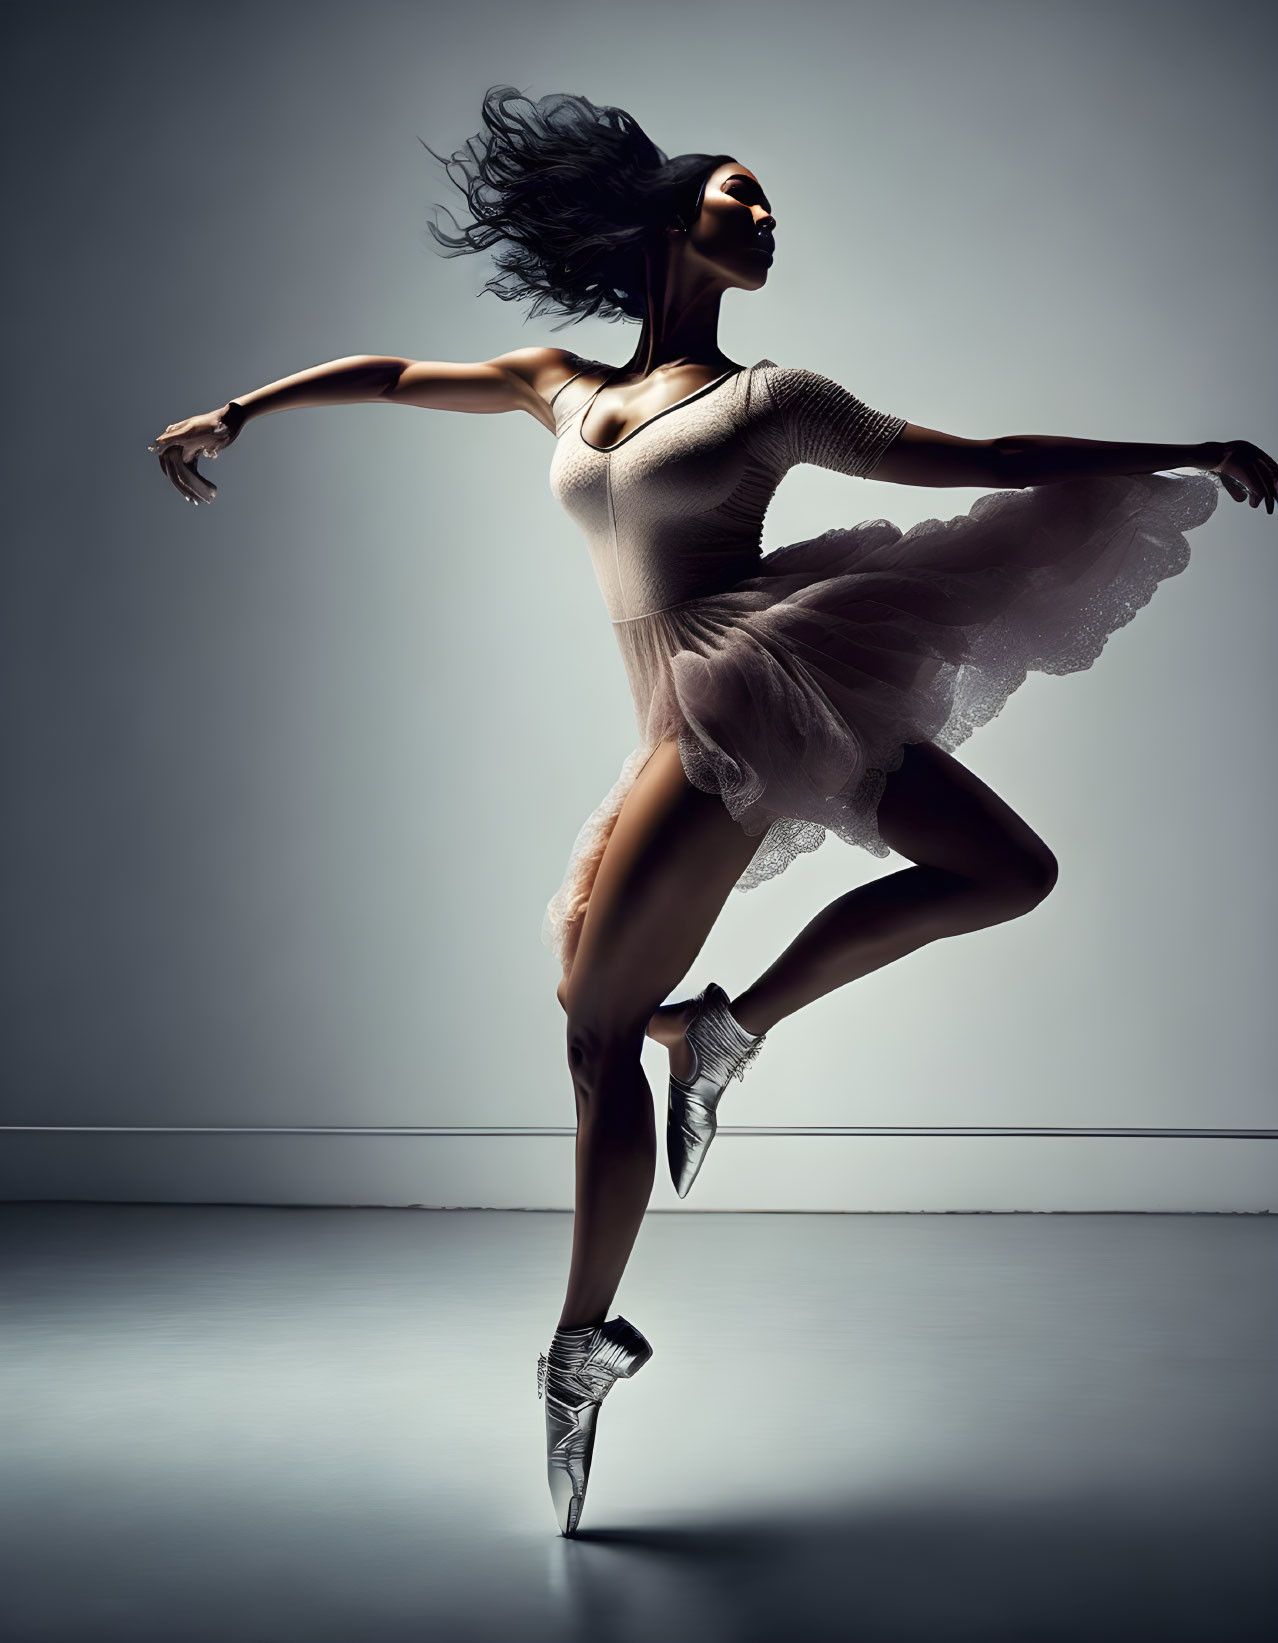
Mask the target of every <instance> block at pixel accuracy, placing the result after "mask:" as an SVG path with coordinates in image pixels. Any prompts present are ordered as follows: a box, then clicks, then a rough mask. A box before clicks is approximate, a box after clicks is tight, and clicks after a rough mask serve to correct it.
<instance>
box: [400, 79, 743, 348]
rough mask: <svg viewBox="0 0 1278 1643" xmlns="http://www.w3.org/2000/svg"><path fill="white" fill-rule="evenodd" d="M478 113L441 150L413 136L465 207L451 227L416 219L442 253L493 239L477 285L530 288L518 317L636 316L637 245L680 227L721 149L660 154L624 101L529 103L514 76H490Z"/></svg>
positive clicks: (554, 97) (502, 290) (640, 280)
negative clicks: (450, 230) (465, 214)
mask: <svg viewBox="0 0 1278 1643" xmlns="http://www.w3.org/2000/svg"><path fill="white" fill-rule="evenodd" d="M483 118H484V126H485V129H484V130H483V131H481V132H479V133H478V134H477V135H476V136H474V137H471V138H470V139H469V140H468V141H467V142H466V143H465V144H464V145H463V147H461V148H459V149H458V150H457V151H456V152H455V153H454V154H452V155H451V156H449V157H448V158H447V159H445V157H444V156H443V155H442V154H436V153H435V150H434V149H433V148H431V146H430V144H429V143H426V142H423V141H422V139H421V138H420V137H419V138H418V139H417V140H418V142H420V143H422V147H423V148H425V149H426V151H427V152H428V153H429V154H431V155H432V156H433V157H434V158H435V159H436V160H439V161H440V163H441V164H442V165H443V166H444V169H445V171H446V172H447V174H448V178H449V181H450V182H452V183H453V184H454V185H455V186H456V187H457V188H459V189H460V190H461V191H462V193H464V194H465V196H466V203H467V205H468V207H469V209H470V213H471V216H472V217H473V218H474V221H473V222H472V223H470V224H469V225H468V226H466V227H464V228H462V230H461V232H460V234H446V233H444V232H443V231H441V230H440V229H439V228H438V227H436V225H435V223H433V222H431V223H428V224H427V227H428V229H429V230H430V233H431V234H432V236H433V237H434V238H435V239H436V240H437V241H438V242H439V244H440V245H442V246H444V247H445V248H446V249H445V251H444V252H443V255H445V256H454V257H459V256H464V255H465V254H466V253H467V252H470V251H484V250H487V249H488V248H489V247H490V246H493V245H496V244H497V243H498V242H499V241H501V242H504V244H503V246H502V249H501V250H500V251H498V252H496V253H495V254H494V257H493V261H494V262H495V263H496V264H497V267H498V270H499V272H498V273H497V274H495V275H494V276H493V277H492V278H491V279H489V280H487V281H486V282H485V284H484V286H483V289H484V290H485V291H491V292H493V294H494V295H495V296H498V297H500V298H501V299H502V301H503V302H513V301H519V300H522V299H525V298H528V297H531V298H533V305H532V308H531V309H530V310H529V316H528V317H529V318H532V317H534V316H536V315H539V314H552V313H558V314H566V315H567V316H568V319H567V320H565V322H564V324H570V323H573V322H575V321H578V320H582V319H585V318H587V317H588V316H589V315H592V314H599V315H601V316H602V317H603V318H604V319H634V320H641V319H642V318H643V317H644V301H645V296H646V280H647V274H646V268H645V251H646V250H648V249H653V250H655V249H656V245H657V241H658V240H659V239H660V237H661V235H662V233H663V231H664V230H665V229H666V228H667V227H669V226H671V225H678V226H682V227H685V228H691V226H692V224H693V222H694V221H695V220H696V216H697V213H698V212H699V211H700V209H701V200H702V197H703V196H704V194H705V187H706V183H707V182H708V180H709V178H710V174H711V172H713V171H715V170H716V169H717V168H718V167H719V166H721V165H723V164H725V163H726V162H728V161H730V160H731V159H732V158H733V156H732V155H731V154H677V155H675V157H674V158H673V159H671V158H669V157H668V156H667V155H666V154H664V153H663V152H662V150H661V149H659V148H658V147H657V146H656V144H655V143H653V142H652V140H651V139H650V138H649V137H648V136H647V135H646V133H645V132H644V131H643V128H642V127H641V126H640V125H639V122H638V121H637V120H636V119H635V118H634V116H633V115H630V114H627V113H626V111H625V109H623V108H608V107H600V106H598V105H596V104H595V103H592V102H591V101H590V99H589V98H588V97H580V96H575V95H573V94H571V93H568V92H553V93H551V94H550V95H548V96H545V97H541V98H539V99H538V100H537V101H536V102H533V101H532V99H531V98H528V97H525V96H524V95H523V94H522V93H521V92H519V91H517V90H516V89H515V87H514V86H492V87H490V88H489V90H488V91H487V92H486V93H485V94H484V108H483ZM454 168H456V169H457V170H458V171H459V172H460V173H461V177H460V180H459V178H458V177H455V176H454V175H453V169H454ZM443 209H447V208H446V207H445V208H443ZM448 215H449V218H450V219H451V220H452V223H453V225H454V227H456V226H458V224H457V219H456V217H454V216H453V213H452V212H451V211H449V212H448ZM554 329H555V330H557V331H559V330H562V329H563V326H560V325H557V326H555V327H554Z"/></svg>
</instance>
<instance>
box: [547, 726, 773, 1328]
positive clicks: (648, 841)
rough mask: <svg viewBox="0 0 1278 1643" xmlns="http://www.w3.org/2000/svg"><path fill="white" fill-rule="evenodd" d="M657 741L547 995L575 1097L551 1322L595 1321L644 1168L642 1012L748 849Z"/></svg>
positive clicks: (674, 754)
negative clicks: (566, 1220)
mask: <svg viewBox="0 0 1278 1643" xmlns="http://www.w3.org/2000/svg"><path fill="white" fill-rule="evenodd" d="M758 843H759V841H758V839H757V838H751V837H750V836H749V835H747V834H746V833H745V832H743V830H742V829H741V828H740V827H739V826H738V824H737V823H736V822H734V821H733V820H732V818H731V817H730V816H729V814H728V812H727V811H726V810H725V809H724V806H723V802H722V800H721V799H719V798H718V797H717V796H715V795H711V794H706V793H702V792H700V791H699V790H698V789H697V788H695V787H693V785H692V784H691V782H689V780H688V778H687V776H686V775H685V774H684V771H683V766H682V764H681V763H680V760H679V750H678V744H677V743H676V742H674V741H666V742H662V743H660V744H659V745H658V747H657V748H656V749H655V750H654V752H653V754H652V757H651V758H650V759H649V760H648V762H647V763H646V764H645V765H644V767H643V769H642V770H641V771H640V773H639V775H638V777H637V779H636V781H635V785H634V787H633V788H632V789H631V791H630V792H629V793H628V794H627V796H626V800H625V803H624V805H623V806H622V809H621V812H620V814H619V815H618V817H617V822H616V826H615V827H614V828H613V831H612V835H611V837H610V838H609V840H608V845H607V849H606V850H605V852H604V856H603V859H602V861H601V862H600V865H599V871H598V873H597V875H596V877H595V880H594V884H593V886H592V889H591V894H590V904H589V906H588V908H587V910H586V915H585V919H584V922H583V924H582V929H581V939H580V941H579V943H578V946H577V951H576V955H575V957H574V959H573V964H572V970H571V972H570V975H569V977H568V980H567V982H566V983H565V984H564V985H563V987H562V988H561V993H560V998H561V1002H562V1003H563V1005H564V1007H565V1009H566V1010H567V1013H568V1062H569V1068H570V1071H571V1073H572V1081H573V1090H574V1094H575V1099H576V1105H577V1159H576V1168H577V1181H576V1212H575V1215H574V1219H573V1241H572V1263H571V1266H570V1269H569V1274H568V1289H567V1294H566V1296H565V1298H564V1305H563V1311H562V1314H561V1316H560V1320H559V1325H560V1328H561V1329H575V1328H580V1327H582V1326H584V1325H587V1324H595V1323H601V1322H602V1321H603V1320H604V1318H605V1317H606V1315H607V1311H608V1308H609V1306H610V1305H611V1303H612V1299H613V1296H614V1295H615V1294H616V1291H617V1286H618V1285H619V1284H620V1282H621V1275H622V1273H623V1271H624V1270H625V1266H626V1262H627V1261H628V1260H629V1258H630V1251H631V1249H632V1248H633V1245H634V1241H635V1237H636V1235H637V1234H638V1231H639V1226H640V1223H641V1222H642V1220H643V1216H644V1211H645V1210H646V1209H647V1206H648V1199H649V1196H650V1194H651V1192H652V1183H653V1177H654V1175H655V1172H656V1126H655V1115H654V1111H653V1101H652V1091H651V1090H650V1088H649V1086H648V1081H647V1079H646V1078H645V1077H644V1074H643V1069H642V1067H641V1066H640V1063H639V1052H640V1050H641V1048H642V1045H643V1037H644V1030H645V1028H646V1026H647V1023H648V1021H649V1019H650V1017H651V1015H652V1013H653V1011H654V1010H655V1009H656V1007H657V1005H658V1004H660V1002H661V1000H662V999H663V998H665V997H666V996H667V994H668V993H669V992H670V990H671V989H672V988H673V987H675V986H677V985H678V983H679V982H680V981H681V980H682V978H683V977H684V975H685V974H686V973H687V971H688V969H689V968H690V966H691V965H692V963H693V961H694V960H695V958H696V956H697V954H698V952H700V950H701V947H702V945H703V943H704V942H705V939H706V936H707V935H708V934H709V932H710V929H711V927H712V926H713V924H714V921H715V919H716V918H717V917H718V915H719V912H720V910H721V909H722V907H723V904H724V902H725V901H726V900H727V897H728V894H729V892H730V891H731V890H732V888H733V886H734V885H735V884H736V882H737V880H738V879H739V878H740V877H741V874H742V873H743V872H744V871H745V868H746V866H747V865H748V863H749V860H750V857H751V856H752V855H753V853H754V851H755V850H756V849H757V848H758Z"/></svg>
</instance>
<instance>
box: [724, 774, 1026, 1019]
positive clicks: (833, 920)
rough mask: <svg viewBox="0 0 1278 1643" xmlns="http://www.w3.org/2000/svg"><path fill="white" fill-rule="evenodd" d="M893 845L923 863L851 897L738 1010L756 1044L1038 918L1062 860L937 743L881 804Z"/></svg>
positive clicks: (800, 940) (793, 947)
mask: <svg viewBox="0 0 1278 1643" xmlns="http://www.w3.org/2000/svg"><path fill="white" fill-rule="evenodd" d="M878 821H879V832H880V834H881V836H882V838H883V842H884V843H885V844H887V845H888V846H889V847H890V848H891V849H893V850H895V851H897V852H898V854H900V855H902V856H905V857H906V858H907V859H908V860H910V861H913V862H915V863H916V864H917V865H915V866H914V867H907V868H905V869H903V870H902V871H901V872H899V873H889V874H887V875H885V876H884V877H883V878H880V879H875V880H874V881H873V882H871V883H870V884H865V885H862V886H860V887H859V888H858V889H856V890H852V891H849V892H848V894H847V895H845V896H840V897H839V898H838V900H837V901H833V902H831V903H830V905H829V906H828V907H826V908H824V909H823V910H822V911H821V912H820V913H818V914H817V916H816V918H814V919H813V920H812V922H811V923H810V924H809V925H807V927H806V928H805V929H804V930H802V931H801V932H800V933H799V935H798V936H796V938H795V939H794V941H792V942H791V944H790V945H789V947H787V948H786V950H785V952H784V953H782V954H781V956H780V958H778V959H777V961H776V962H775V963H774V964H773V965H772V966H771V967H770V968H769V969H768V970H766V971H765V972H764V974H763V975H761V976H760V977H759V979H758V980H757V981H755V982H754V983H753V985H751V986H750V987H747V988H746V990H745V991H744V992H742V993H740V994H738V995H737V997H736V998H735V999H734V1000H733V1002H732V1013H733V1015H734V1016H735V1017H736V1019H737V1020H738V1021H739V1022H740V1023H741V1025H742V1027H744V1028H745V1030H746V1031H747V1032H749V1033H763V1032H767V1031H769V1029H770V1028H772V1027H773V1026H774V1025H775V1024H776V1023H777V1022H778V1021H780V1020H781V1019H782V1018H783V1017H785V1016H788V1015H792V1014H793V1013H794V1011H795V1010H798V1009H801V1008H802V1006H803V1005H804V1004H808V1003H810V1002H811V1001H812V1000H813V999H816V998H820V997H822V995H823V994H825V993H829V992H833V990H834V989H835V988H836V987H841V986H843V985H844V983H845V982H848V981H853V980H855V979H856V978H857V977H859V976H863V975H865V974H867V973H868V972H869V971H871V970H877V969H879V968H881V967H882V966H883V965H884V964H888V963H890V962H891V961H892V960H893V959H896V958H900V957H901V956H902V955H903V954H905V953H910V952H913V951H914V950H915V949H916V948H918V947H922V946H923V945H924V944H925V943H927V942H930V941H935V940H937V939H938V937H941V936H952V935H957V934H959V933H961V932H962V931H966V930H979V929H982V928H984V927H985V926H986V925H990V924H999V923H1002V922H1003V921H1004V920H1005V919H1009V918H1015V917H1017V916H1018V915H1019V914H1021V913H1026V912H1028V911H1029V910H1030V908H1032V907H1035V906H1037V904H1038V903H1039V902H1040V901H1042V899H1043V898H1044V896H1046V895H1047V893H1048V891H1049V890H1050V889H1051V888H1052V886H1053V884H1054V883H1055V882H1056V871H1057V864H1056V858H1055V857H1054V856H1053V855H1052V852H1051V851H1050V850H1049V849H1048V847H1047V845H1046V844H1044V842H1043V840H1042V839H1041V838H1039V836H1038V834H1037V833H1035V832H1034V831H1033V830H1032V829H1031V828H1030V827H1029V825H1028V824H1027V823H1026V822H1025V821H1023V820H1022V819H1021V817H1020V816H1018V815H1017V814H1016V812H1015V811H1014V810H1013V809H1012V808H1011V807H1010V806H1009V805H1007V804H1005V803H1004V801H1003V800H1002V799H1000V798H999V796H998V794H997V793H995V792H994V791H993V790H992V789H991V788H989V787H987V786H986V785H985V783H984V782H982V781H980V780H979V779H978V778H977V777H976V776H974V775H973V774H972V772H971V771H970V770H968V769H967V768H966V767H965V766H964V765H962V764H960V763H959V761H958V760H957V759H955V758H953V757H952V756H951V755H950V754H948V753H946V752H944V751H943V750H942V749H940V748H939V747H936V746H935V745H934V744H933V743H931V742H919V743H913V744H911V745H909V746H907V747H906V749H905V760H904V762H903V764H902V765H901V768H900V769H899V770H896V771H893V772H892V773H891V774H890V775H889V776H888V779H887V787H886V789H885V790H884V794H883V797H882V799H881V800H880V802H879V810H878Z"/></svg>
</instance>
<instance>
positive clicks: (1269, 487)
mask: <svg viewBox="0 0 1278 1643" xmlns="http://www.w3.org/2000/svg"><path fill="white" fill-rule="evenodd" d="M1208 471H1209V472H1211V473H1218V474H1219V475H1220V479H1221V483H1222V484H1223V485H1224V487H1225V489H1226V490H1227V491H1228V492H1229V494H1230V496H1232V497H1233V499H1234V501H1235V502H1248V501H1249V502H1250V503H1251V505H1252V507H1253V508H1258V507H1259V506H1260V504H1261V503H1262V502H1263V503H1264V504H1265V512H1266V513H1272V512H1273V511H1274V493H1275V489H1276V488H1278V462H1275V461H1274V459H1273V457H1272V456H1270V455H1268V454H1267V452H1265V451H1262V450H1261V448H1260V446H1259V445H1253V444H1252V443H1251V441H1250V440H1249V439H1229V440H1226V441H1225V454H1224V456H1222V457H1221V459H1220V461H1219V462H1217V463H1216V465H1215V467H1214V468H1212V469H1209V470H1208Z"/></svg>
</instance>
